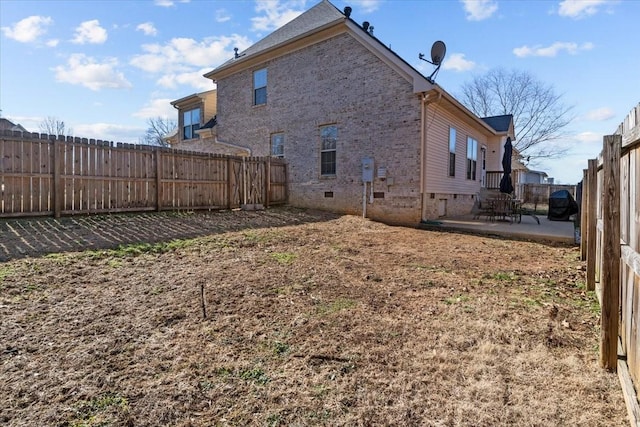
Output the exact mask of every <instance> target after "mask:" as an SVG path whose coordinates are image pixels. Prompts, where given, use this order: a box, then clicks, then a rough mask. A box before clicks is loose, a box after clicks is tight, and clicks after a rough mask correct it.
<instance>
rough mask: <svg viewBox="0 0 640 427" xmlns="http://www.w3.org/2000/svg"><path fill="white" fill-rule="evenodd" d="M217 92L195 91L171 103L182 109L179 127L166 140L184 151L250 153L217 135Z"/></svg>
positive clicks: (243, 154)
mask: <svg viewBox="0 0 640 427" xmlns="http://www.w3.org/2000/svg"><path fill="white" fill-rule="evenodd" d="M216 98H217V96H216V91H215V90H210V91H207V92H201V93H194V94H193V95H189V96H186V97H184V98H180V99H178V100H176V101H173V102H171V105H173V107H174V108H176V109H177V110H178V127H177V128H176V129H175V130H174V131H173V132H171V133H170V134H169V135H167V136H165V137H164V140H165V141H167V143H168V144H169V145H170V146H171V147H173V148H179V149H181V150H192V151H202V152H207V153H219V154H232V155H240V156H246V155H250V154H251V150H249V149H248V148H245V147H240V146H236V145H233V144H225V143H223V142H220V141H218V140H217V138H216V123H217V121H216Z"/></svg>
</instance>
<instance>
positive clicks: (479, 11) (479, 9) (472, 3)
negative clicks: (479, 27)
mask: <svg viewBox="0 0 640 427" xmlns="http://www.w3.org/2000/svg"><path fill="white" fill-rule="evenodd" d="M460 1H461V2H462V4H464V11H465V12H467V20H468V21H482V20H484V19H487V18H490V17H491V15H493V14H494V13H495V12H496V11H497V10H498V3H496V2H495V1H494V0H460Z"/></svg>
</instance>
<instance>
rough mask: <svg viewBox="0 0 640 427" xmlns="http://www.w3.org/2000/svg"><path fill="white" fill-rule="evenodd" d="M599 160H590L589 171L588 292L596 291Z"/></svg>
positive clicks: (587, 228) (586, 225)
mask: <svg viewBox="0 0 640 427" xmlns="http://www.w3.org/2000/svg"><path fill="white" fill-rule="evenodd" d="M597 191H598V160H596V159H589V163H588V169H587V191H586V194H587V223H586V224H585V228H586V230H587V290H588V291H594V290H595V289H596V258H597V257H596V239H597V236H598V233H597V231H596V227H597V223H598V214H597V205H598V194H597Z"/></svg>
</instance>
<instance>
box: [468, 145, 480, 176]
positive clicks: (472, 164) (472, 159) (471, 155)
mask: <svg viewBox="0 0 640 427" xmlns="http://www.w3.org/2000/svg"><path fill="white" fill-rule="evenodd" d="M477 163H478V141H476V140H475V139H473V138H471V137H467V179H471V180H473V181H475V180H476V165H477Z"/></svg>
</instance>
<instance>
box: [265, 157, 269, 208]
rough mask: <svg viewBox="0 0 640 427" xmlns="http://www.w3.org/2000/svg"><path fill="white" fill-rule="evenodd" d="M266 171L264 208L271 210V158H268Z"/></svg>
mask: <svg viewBox="0 0 640 427" xmlns="http://www.w3.org/2000/svg"><path fill="white" fill-rule="evenodd" d="M264 169H265V172H264V174H265V175H266V177H265V180H264V188H265V190H264V207H265V208H269V197H270V196H271V157H267V160H266V162H265V167H264Z"/></svg>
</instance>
